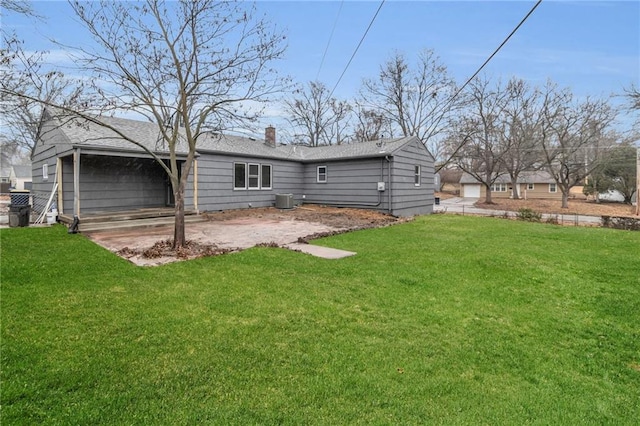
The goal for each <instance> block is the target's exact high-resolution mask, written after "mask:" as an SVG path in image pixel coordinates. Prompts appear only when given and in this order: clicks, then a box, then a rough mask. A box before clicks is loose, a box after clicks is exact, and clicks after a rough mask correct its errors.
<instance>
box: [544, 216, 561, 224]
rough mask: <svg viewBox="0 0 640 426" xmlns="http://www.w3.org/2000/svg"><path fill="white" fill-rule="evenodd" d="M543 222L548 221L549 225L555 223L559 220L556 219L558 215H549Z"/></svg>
mask: <svg viewBox="0 0 640 426" xmlns="http://www.w3.org/2000/svg"><path fill="white" fill-rule="evenodd" d="M545 223H548V224H550V225H557V224H559V223H560V221H559V220H558V215H554V216H549V217H547V220H545Z"/></svg>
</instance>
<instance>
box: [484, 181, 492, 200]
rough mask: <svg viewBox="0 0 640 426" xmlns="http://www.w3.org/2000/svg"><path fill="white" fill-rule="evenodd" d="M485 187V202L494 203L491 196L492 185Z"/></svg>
mask: <svg viewBox="0 0 640 426" xmlns="http://www.w3.org/2000/svg"><path fill="white" fill-rule="evenodd" d="M485 188H486V190H487V191H486V193H485V196H484V202H485V204H493V199H492V198H491V187H490V186H487V185H485Z"/></svg>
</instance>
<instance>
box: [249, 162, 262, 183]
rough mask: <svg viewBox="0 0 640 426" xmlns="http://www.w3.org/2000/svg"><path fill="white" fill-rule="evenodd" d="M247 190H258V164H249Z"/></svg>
mask: <svg viewBox="0 0 640 426" xmlns="http://www.w3.org/2000/svg"><path fill="white" fill-rule="evenodd" d="M249 189H260V165H259V164H249Z"/></svg>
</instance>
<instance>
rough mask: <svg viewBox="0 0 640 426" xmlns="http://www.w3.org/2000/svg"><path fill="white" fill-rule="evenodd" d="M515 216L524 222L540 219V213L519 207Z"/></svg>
mask: <svg viewBox="0 0 640 426" xmlns="http://www.w3.org/2000/svg"><path fill="white" fill-rule="evenodd" d="M516 217H517V218H518V220H524V221H526V222H540V220H541V219H542V214H541V213H538V212H537V211H535V210H531V209H528V208H521V209H520V210H518V213H517V214H516Z"/></svg>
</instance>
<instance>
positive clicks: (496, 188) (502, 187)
mask: <svg viewBox="0 0 640 426" xmlns="http://www.w3.org/2000/svg"><path fill="white" fill-rule="evenodd" d="M491 192H507V184H506V183H494V184H493V185H491Z"/></svg>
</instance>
